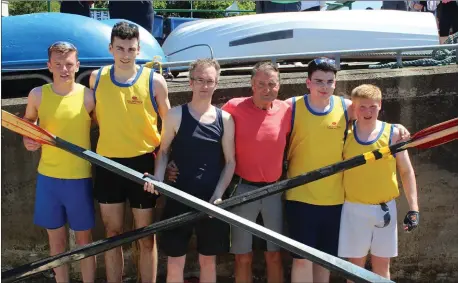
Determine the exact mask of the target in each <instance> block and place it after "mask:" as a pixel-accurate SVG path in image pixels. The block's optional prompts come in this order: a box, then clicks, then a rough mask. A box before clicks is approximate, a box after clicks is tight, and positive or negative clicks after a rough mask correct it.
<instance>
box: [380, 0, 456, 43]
mask: <svg viewBox="0 0 458 283" xmlns="http://www.w3.org/2000/svg"><path fill="white" fill-rule="evenodd" d="M383 2H390V1H383ZM407 3H408V9H409V10H410V11H416V12H430V13H433V14H434V15H435V17H436V21H437V26H438V29H439V37H440V43H441V44H442V43H444V42H445V40H447V38H448V36H449V35H450V32H451V33H452V34H455V33H457V32H458V1H456V0H442V1H438V0H432V1H407Z"/></svg>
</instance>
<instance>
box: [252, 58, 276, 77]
mask: <svg viewBox="0 0 458 283" xmlns="http://www.w3.org/2000/svg"><path fill="white" fill-rule="evenodd" d="M259 71H262V72H276V73H277V74H278V80H280V70H279V69H278V67H277V64H274V63H272V61H262V62H258V63H256V65H254V67H253V69H252V70H251V79H253V78H254V76H256V73H257V72H259Z"/></svg>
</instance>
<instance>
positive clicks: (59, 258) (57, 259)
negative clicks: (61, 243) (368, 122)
mask: <svg viewBox="0 0 458 283" xmlns="http://www.w3.org/2000/svg"><path fill="white" fill-rule="evenodd" d="M457 124H458V119H454V120H450V121H447V122H444V123H441V124H438V125H435V126H432V127H430V128H427V129H425V130H423V131H421V132H418V133H417V134H415V135H414V136H413V137H412V138H411V139H410V140H409V141H407V142H404V143H401V144H397V145H393V146H392V147H390V150H388V151H387V150H386V148H382V149H380V150H376V151H374V152H373V153H372V155H373V156H374V158H371V156H372V155H370V154H365V155H361V156H357V157H355V158H352V159H349V160H347V161H343V162H339V163H336V164H333V165H330V166H326V167H323V168H320V169H318V170H315V171H312V172H309V173H306V174H303V175H300V176H297V177H295V178H292V179H289V180H285V181H281V182H278V183H276V184H272V185H269V186H266V187H263V188H259V189H257V190H255V191H252V192H248V193H245V194H243V195H239V196H236V197H234V198H231V199H228V200H225V201H223V202H222V203H221V206H222V207H232V206H235V205H238V204H242V203H247V202H250V201H254V200H256V199H259V198H262V197H265V196H267V195H271V194H276V193H279V192H282V191H284V190H287V189H290V188H292V187H295V186H297V185H301V184H305V183H308V182H312V181H314V180H318V179H321V178H325V177H327V176H330V175H332V174H335V173H337V172H340V171H342V170H345V169H350V168H353V167H356V166H359V165H362V164H364V163H366V158H364V157H367V160H371V159H375V158H376V159H379V158H382V157H384V156H389V155H390V154H391V153H396V152H399V151H402V150H405V149H407V148H409V147H414V146H415V147H419V148H426V147H425V146H423V147H422V145H424V143H426V142H429V144H428V146H427V147H433V146H435V145H438V144H441V143H445V142H448V141H451V140H453V139H456V138H457V133H458V131H457V129H456V125H457ZM454 126H455V129H454V130H453V127H454ZM450 129H452V131H451V132H450ZM15 131H16V132H18V131H17V130H15ZM41 131H42V130H41V129H40V131H39V132H41ZM450 133H451V134H450ZM431 134H436V136H435V137H434V138H435V139H436V140H437V142H436V144H434V142H435V141H434V138H431V137H430V138H428V136H429V135H431ZM426 138H428V139H426ZM37 141H39V140H38V139H37ZM414 141H419V142H418V143H417V144H413V145H411V146H408V144H409V143H412V142H414ZM378 152H382V153H383V154H378ZM298 181H299V183H298V184H296V183H297V182H298ZM203 216H205V213H198V212H189V213H185V214H182V215H179V216H176V217H174V218H170V219H167V220H164V221H161V222H157V223H154V224H152V225H149V226H147V227H144V228H140V229H137V230H134V231H129V232H127V233H124V234H122V235H118V236H115V237H111V238H107V239H102V240H99V241H97V242H94V243H91V244H89V245H86V246H83V247H79V248H77V249H75V250H73V251H69V252H65V253H62V254H59V255H56V256H53V257H48V258H45V259H42V260H39V261H36V262H33V263H30V264H26V265H23V266H20V267H18V268H15V269H12V270H10V271H6V272H4V273H2V278H5V277H7V278H9V277H12V276H15V278H18V279H20V278H23V277H25V276H30V275H32V274H36V273H39V272H42V271H45V270H48V269H51V268H55V267H57V266H60V265H62V264H65V263H68V262H72V261H75V260H81V259H83V258H86V257H89V256H92V255H95V254H98V253H101V252H104V251H107V250H109V249H112V248H114V247H117V246H120V245H123V244H125V243H129V242H131V241H134V240H137V239H140V238H143V237H146V236H148V235H151V234H153V233H156V232H158V231H161V230H165V229H170V228H173V227H176V226H179V225H181V224H183V223H186V222H188V221H192V220H195V219H198V218H200V217H203ZM331 269H332V268H331ZM8 272H10V273H8Z"/></svg>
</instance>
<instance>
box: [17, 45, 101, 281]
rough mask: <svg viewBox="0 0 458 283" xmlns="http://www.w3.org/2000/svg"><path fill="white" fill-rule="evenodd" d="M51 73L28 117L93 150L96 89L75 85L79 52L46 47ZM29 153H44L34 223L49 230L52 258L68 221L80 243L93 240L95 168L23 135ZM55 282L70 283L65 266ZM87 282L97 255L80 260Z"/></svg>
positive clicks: (35, 92) (32, 97)
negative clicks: (92, 124) (51, 78)
mask: <svg viewBox="0 0 458 283" xmlns="http://www.w3.org/2000/svg"><path fill="white" fill-rule="evenodd" d="M47 65H48V69H49V71H50V72H51V73H52V76H53V82H52V83H50V84H46V85H43V86H41V87H36V88H34V89H32V91H31V92H30V94H29V96H28V100H27V108H26V112H25V116H24V119H26V120H29V121H31V122H33V123H35V122H37V120H39V125H40V127H42V128H43V129H45V130H47V131H49V132H51V133H52V134H54V135H57V136H58V137H61V138H63V139H65V140H67V141H69V142H71V143H74V144H76V145H78V146H80V147H83V148H86V149H90V147H91V143H90V138H89V134H90V127H91V116H90V115H91V113H92V112H93V110H94V99H93V94H92V91H91V90H90V89H88V88H86V87H85V86H83V85H81V84H77V83H75V74H76V72H78V68H79V61H78V50H77V49H76V47H75V46H74V45H73V44H71V43H69V42H56V43H54V44H52V45H51V46H50V47H49V48H48V63H47ZM24 146H25V147H26V149H27V150H29V151H36V150H38V149H39V148H41V149H42V151H41V158H40V163H39V165H38V177H37V184H36V195H35V213H34V223H35V224H36V225H39V226H41V227H44V228H46V230H47V232H48V238H49V248H50V253H51V255H52V256H53V255H57V254H60V253H63V252H65V250H66V246H67V238H68V237H67V231H66V228H65V224H66V223H67V222H68V223H69V226H70V229H72V230H73V231H75V236H76V244H77V245H86V244H89V243H91V242H92V235H91V229H92V228H93V227H94V225H95V218H94V201H93V197H92V178H91V164H90V163H89V162H87V161H85V160H83V159H81V158H79V157H76V156H74V155H72V154H70V153H68V152H66V151H64V150H61V149H59V148H56V147H53V146H50V145H43V146H41V145H40V144H39V143H37V142H35V141H33V140H31V139H29V138H26V137H24ZM54 272H55V276H56V277H55V279H56V281H57V282H69V274H68V267H67V265H62V266H59V267H56V268H54ZM81 273H82V278H83V281H84V282H94V276H95V257H89V258H86V259H83V260H82V261H81Z"/></svg>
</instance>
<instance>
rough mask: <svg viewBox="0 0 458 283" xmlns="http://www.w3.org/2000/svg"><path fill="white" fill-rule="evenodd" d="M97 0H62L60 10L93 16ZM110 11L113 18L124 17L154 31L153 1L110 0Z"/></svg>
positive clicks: (151, 31)
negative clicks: (92, 12)
mask: <svg viewBox="0 0 458 283" xmlns="http://www.w3.org/2000/svg"><path fill="white" fill-rule="evenodd" d="M94 2H95V1H74V0H63V1H60V12H61V13H67V14H76V15H81V16H86V17H91V8H92V7H93V5H94ZM108 12H109V14H110V18H111V19H124V20H129V21H131V22H134V23H136V24H138V25H140V26H142V27H143V28H145V29H146V30H147V31H149V32H150V33H153V24H154V10H153V1H152V0H147V1H109V2H108Z"/></svg>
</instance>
